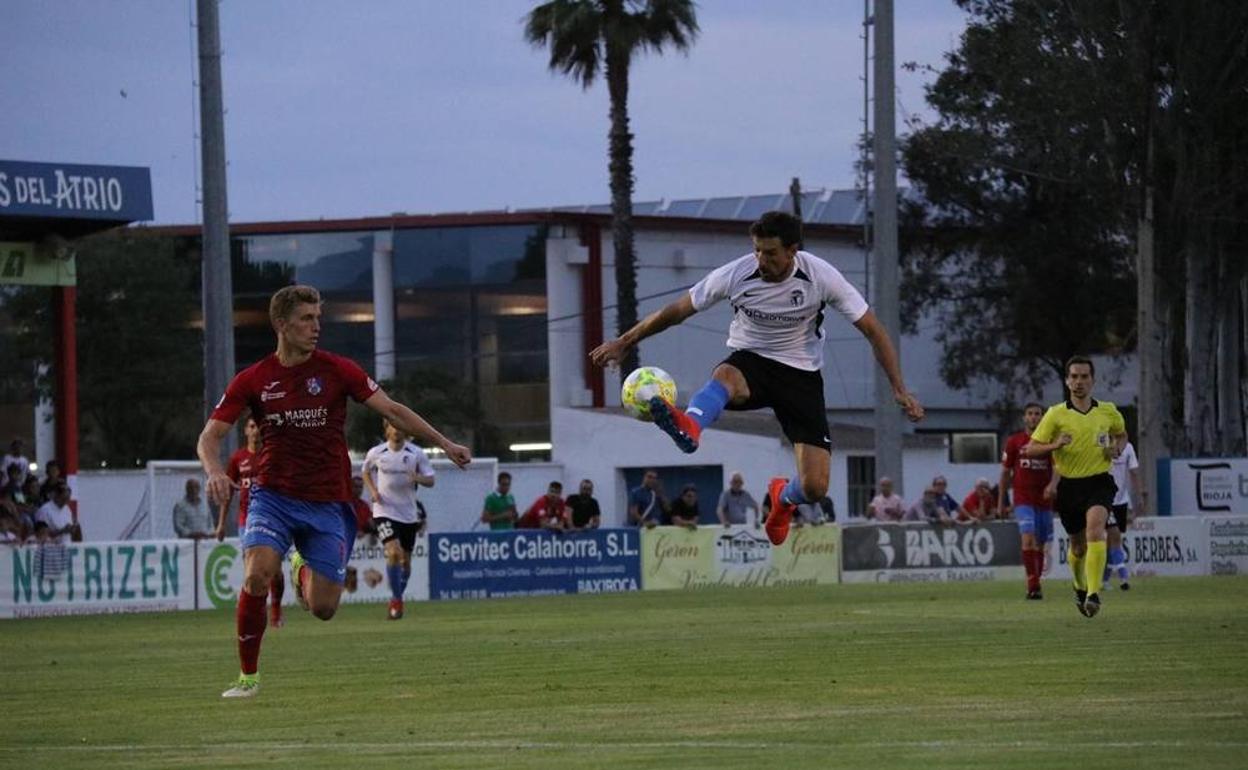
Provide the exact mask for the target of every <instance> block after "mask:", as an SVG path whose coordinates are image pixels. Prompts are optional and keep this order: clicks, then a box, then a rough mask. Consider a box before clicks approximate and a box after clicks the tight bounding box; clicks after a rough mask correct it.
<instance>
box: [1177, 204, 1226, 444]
mask: <svg viewBox="0 0 1248 770" xmlns="http://www.w3.org/2000/svg"><path fill="white" fill-rule="evenodd" d="M1190 232H1191V233H1192V235H1193V236H1194V237H1192V238H1189V239H1188V242H1187V247H1186V258H1187V287H1186V294H1185V297H1184V298H1185V300H1186V303H1185V304H1186V318H1187V324H1186V326H1187V330H1186V331H1187V334H1186V341H1187V367H1186V371H1185V372H1184V375H1183V391H1184V392H1183V427H1184V433H1185V437H1186V444H1187V450H1188V453H1189V454H1190V455H1192V456H1193V457H1207V456H1210V455H1213V454H1216V453H1217V451H1218V437H1217V433H1218V430H1217V411H1216V406H1215V404H1216V399H1215V397H1214V394H1215V391H1216V389H1217V386H1218V377H1217V375H1218V367H1217V365H1216V361H1215V358H1214V345H1215V342H1216V339H1217V327H1216V324H1215V323H1214V310H1215V307H1216V304H1217V303H1216V300H1215V299H1214V298H1215V297H1217V287H1216V286H1215V283H1216V281H1217V261H1216V260H1215V259H1214V258H1213V255H1212V254H1211V251H1210V248H1211V244H1210V243H1209V238H1208V237H1206V236H1207V234H1208V227H1207V225H1204V224H1200V225H1197V226H1195V227H1194V228H1192V230H1191V231H1190Z"/></svg>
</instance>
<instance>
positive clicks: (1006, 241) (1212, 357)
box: [903, 0, 1248, 456]
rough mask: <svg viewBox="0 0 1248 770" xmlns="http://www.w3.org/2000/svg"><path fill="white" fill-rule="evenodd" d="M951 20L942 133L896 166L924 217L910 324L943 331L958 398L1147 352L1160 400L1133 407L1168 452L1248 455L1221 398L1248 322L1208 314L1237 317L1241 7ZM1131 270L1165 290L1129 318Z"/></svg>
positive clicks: (916, 141)
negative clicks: (931, 324)
mask: <svg viewBox="0 0 1248 770" xmlns="http://www.w3.org/2000/svg"><path fill="white" fill-rule="evenodd" d="M958 4H959V5H960V6H961V7H962V8H963V9H964V10H966V11H967V12H968V14H969V24H968V27H967V29H966V31H965V33H964V34H963V36H962V40H961V43H960V45H959V47H958V49H957V50H955V51H953V52H951V53H950V54H948V55H947V60H948V61H947V64H948V66H947V67H946V68H945V69H944V70H943V71H942V72H941V73H940V75H939V77H938V78H937V80H936V81H935V83H934V84H933V85H932V86H931V87H930V88H929V91H928V100H929V102H930V103H931V104H932V105H933V107H935V108H936V110H937V112H938V114H939V117H938V119H937V120H936V121H935V122H934V123H933V124H932V125H930V126H926V127H923V128H920V129H919V130H917V131H915V132H914V133H913V134H912V135H911V136H910V137H909V138H908V139H907V141H906V142H905V145H904V149H903V162H904V164H905V168H906V172H907V174H908V176H909V177H910V179H911V180H912V181H913V182H914V184H915V187H916V188H917V190H918V191H919V192H920V193H921V195H922V197H923V198H924V199H925V204H924V205H922V206H918V205H916V206H911V207H910V208H909V211H908V217H907V219H908V222H909V224H910V225H911V226H912V227H911V228H910V229H909V230H908V235H909V239H908V246H909V248H908V250H907V257H906V263H905V268H906V269H905V271H904V276H905V286H904V287H903V297H905V298H906V306H905V308H904V309H905V311H906V313H905V316H906V319H907V321H908V322H909V323H910V324H911V326H913V325H914V324H916V323H918V322H919V321H920V320H921V319H928V320H930V319H933V318H934V319H935V321H936V323H937V324H938V325H939V327H940V330H939V332H938V337H939V339H940V341H941V342H942V343H943V345H944V348H945V353H946V356H945V364H944V367H943V372H942V374H943V375H944V378H945V379H946V381H948V382H949V383H950V384H952V385H955V386H962V385H965V384H967V383H968V382H970V381H972V380H975V379H977V378H986V379H989V380H994V381H997V382H1002V383H1005V384H1007V385H1010V386H1012V389H1013V390H1014V391H1015V392H1018V391H1022V390H1035V389H1037V388H1038V387H1039V386H1040V385H1041V384H1042V382H1043V381H1044V380H1045V379H1047V378H1049V377H1052V376H1057V375H1060V371H1061V370H1060V362H1061V361H1062V360H1063V359H1064V358H1065V357H1066V356H1068V355H1070V354H1071V353H1075V352H1110V353H1114V352H1120V351H1124V350H1128V349H1132V348H1133V347H1134V346H1135V345H1136V343H1137V341H1139V340H1141V339H1142V340H1145V341H1149V342H1150V346H1148V348H1147V352H1148V358H1149V360H1150V361H1152V359H1153V358H1156V359H1157V364H1158V365H1159V367H1161V368H1163V369H1164V374H1163V379H1164V380H1165V387H1163V388H1161V390H1160V392H1158V393H1155V394H1153V396H1152V399H1153V401H1154V402H1155V403H1153V404H1142V405H1141V406H1142V407H1144V408H1146V409H1155V410H1159V411H1158V414H1157V415H1156V419H1154V418H1152V417H1150V418H1149V421H1150V424H1151V423H1153V422H1163V423H1164V422H1168V423H1171V424H1172V426H1173V427H1171V428H1170V429H1168V430H1166V429H1162V432H1163V433H1165V434H1166V441H1167V443H1168V444H1169V445H1170V446H1171V448H1172V449H1181V450H1182V451H1188V452H1194V453H1203V452H1211V451H1212V452H1216V451H1227V449H1228V448H1230V449H1231V450H1232V451H1234V450H1233V447H1234V446H1235V444H1236V443H1237V442H1238V444H1239V445H1240V446H1242V424H1243V412H1242V403H1240V402H1238V401H1236V400H1235V399H1230V398H1222V396H1221V393H1222V391H1227V392H1228V393H1231V392H1233V393H1236V394H1237V393H1239V392H1240V391H1239V388H1240V386H1241V384H1242V380H1243V378H1242V375H1239V374H1237V373H1239V372H1242V371H1243V369H1242V358H1243V355H1242V344H1241V343H1242V334H1243V332H1242V328H1243V327H1242V319H1241V320H1239V321H1238V322H1237V325H1236V326H1235V328H1234V329H1231V330H1225V329H1222V328H1221V327H1219V326H1218V322H1217V321H1215V315H1216V313H1215V311H1214V308H1225V309H1226V311H1227V312H1226V313H1223V315H1222V318H1224V319H1225V318H1226V317H1228V316H1229V315H1231V312H1230V311H1233V310H1235V309H1236V307H1237V306H1242V301H1243V296H1244V293H1243V288H1242V286H1243V283H1242V282H1243V276H1244V265H1245V263H1246V262H1248V260H1245V259H1244V243H1245V239H1244V223H1245V222H1246V221H1248V210H1246V209H1245V194H1244V186H1243V184H1242V179H1244V178H1246V177H1248V169H1246V168H1245V157H1246V156H1248V153H1245V152H1244V149H1245V146H1246V143H1248V139H1246V138H1245V137H1246V135H1248V66H1246V65H1248V61H1246V57H1248V37H1246V36H1245V35H1244V34H1243V30H1244V29H1245V28H1246V26H1248V6H1245V5H1244V4H1234V3H1231V4H1226V3H1210V4H1203V3H1202V4H1197V3H1191V4H1188V3H1168V2H1160V1H1158V2H1147V1H1146V2H1140V3H1069V2H1061V1H1060V0H1028V1H1027V2H1021V1H1019V0H958ZM1236 178H1238V179H1240V180H1241V181H1240V182H1239V183H1236V182H1235V181H1234V180H1235V179H1236ZM920 225H921V226H920ZM1146 254H1147V256H1148V257H1149V258H1148V260H1147V261H1146V262H1145V261H1143V257H1144V256H1145V255H1146ZM1137 261H1140V263H1141V264H1145V265H1146V267H1145V270H1146V273H1145V277H1146V278H1149V279H1150V280H1154V279H1155V284H1156V289H1155V291H1154V292H1152V293H1151V294H1150V295H1149V296H1147V297H1145V298H1144V299H1143V305H1142V308H1143V310H1144V312H1142V313H1139V314H1138V316H1137V314H1136V309H1137V308H1136V307H1135V304H1136V277H1137V273H1136V265H1137ZM1150 285H1151V284H1150ZM1235 317H1236V318H1240V314H1238V313H1237V314H1235ZM1222 323H1223V325H1225V321H1223V322H1222ZM1155 338H1157V339H1155ZM1153 342H1157V345H1153V344H1152V343H1153ZM1215 347H1220V348H1222V351H1220V352H1217V353H1215V352H1214V348H1215ZM1219 378H1223V379H1225V380H1228V386H1227V387H1222V386H1220V385H1219V386H1218V387H1217V388H1216V391H1217V392H1218V393H1219V396H1218V399H1217V403H1218V404H1221V406H1215V404H1214V403H1213V402H1214V401H1215V399H1214V398H1213V396H1212V394H1213V393H1214V392H1215V388H1214V385H1215V383H1217V382H1218V380H1219ZM1219 410H1220V411H1219ZM1218 419H1220V420H1221V421H1223V423H1224V424H1228V423H1229V424H1237V425H1239V426H1240V428H1241V430H1240V431H1239V434H1238V435H1239V438H1238V439H1236V438H1234V436H1233V434H1232V433H1222V434H1220V435H1217V434H1218V432H1217V431H1216V430H1211V429H1210V426H1211V425H1212V424H1214V423H1215V422H1217V421H1218ZM1228 437H1229V438H1228ZM1220 442H1221V443H1220ZM1157 454H1158V455H1159V456H1160V448H1158V452H1157Z"/></svg>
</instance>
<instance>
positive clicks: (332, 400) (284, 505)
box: [197, 286, 472, 698]
mask: <svg viewBox="0 0 1248 770" xmlns="http://www.w3.org/2000/svg"><path fill="white" fill-rule="evenodd" d="M269 318H270V320H271V321H272V323H273V329H274V331H275V332H276V333H277V351H276V352H275V353H273V354H272V355H269V356H267V357H265V358H264V359H262V360H261V361H260V362H259V363H256V364H254V365H253V366H251V367H249V368H247V369H244V370H243V371H242V372H240V373H239V374H238V375H237V376H236V377H235V378H234V379H233V380H232V381H231V382H230V384H229V386H228V387H227V388H226V390H225V395H223V396H222V397H221V401H220V402H218V403H217V406H216V408H215V409H214V410H213V413H212V416H211V417H209V418H208V422H207V424H206V425H205V426H204V430H203V432H202V433H200V435H199V444H198V447H197V451H198V453H199V459H200V462H202V463H203V464H204V472H205V473H206V474H207V476H208V495H209V498H210V499H212V500H213V501H214V502H216V503H218V504H220V502H221V501H223V500H227V499H229V496H230V491H231V489H232V488H233V487H234V486H235V484H234V482H232V481H231V480H230V477H229V476H228V475H227V474H226V471H225V467H224V466H223V465H222V463H221V442H222V440H223V439H224V438H225V436H226V435H227V434H228V433H229V431H230V428H231V426H232V425H233V424H234V422H235V421H236V420H237V419H238V417H239V415H240V414H242V412H243V410H244V409H250V410H251V414H252V416H253V417H254V418H255V419H256V421H257V423H258V424H259V425H260V433H261V437H262V439H263V445H262V447H261V449H260V457H259V461H258V463H257V465H256V475H255V477H254V478H253V481H252V486H251V494H250V499H249V500H248V504H247V529H246V531H245V532H244V533H243V538H242V540H243V588H242V590H241V591H240V592H239V595H238V609H237V613H236V622H237V626H238V657H239V662H240V663H241V668H242V671H241V673H240V675H239V678H238V681H237V683H236V684H235V685H234V686H233V687H231V688H230V689H228V690H226V691H225V692H224V693H222V696H223V697H226V698H248V697H252V696H254V695H256V694H257V693H258V692H259V689H260V679H259V675H258V673H257V672H258V670H259V667H258V663H259V658H260V641H261V639H262V638H263V636H264V628H265V613H264V605H265V597H266V595H267V594H268V590H269V583H270V582H272V580H273V576H274V575H275V574H276V573H277V572H278V571H279V570H280V569H281V566H282V554H284V553H285V552H286V550H287V549H288V548H289V547H290V546H291V545H292V544H293V545H294V546H295V547H296V549H297V550H298V553H296V554H295V557H294V558H293V559H292V560H291V567H292V575H291V578H292V579H291V582H292V583H293V586H294V589H295V593H296V595H297V596H299V597H300V603H301V604H304V605H306V606H307V608H308V609H309V610H310V611H311V612H312V614H313V615H315V616H316V617H318V618H320V619H321V620H329V619H330V618H331V617H333V616H334V613H335V612H336V611H337V609H338V601H339V599H340V598H341V597H342V589H343V583H344V580H345V578H346V574H347V559H348V558H349V557H350V555H351V548H352V546H353V544H354V542H355V528H356V522H355V515H354V514H353V512H352V508H351V505H350V502H349V501H350V499H351V489H350V481H349V480H350V478H351V461H350V458H348V456H347V441H346V435H345V433H344V427H345V424H346V419H347V399H348V398H352V399H355V400H356V401H358V402H361V403H363V404H364V405H365V406H367V407H368V408H370V409H372V410H373V411H375V412H377V413H378V414H380V415H381V416H382V417H384V418H385V419H387V420H389V421H390V422H392V423H394V424H395V425H397V426H398V427H400V428H401V429H402V430H404V431H405V432H407V433H409V434H411V435H413V436H416V437H418V438H420V439H421V440H423V441H425V442H427V443H428V444H429V445H432V446H437V447H440V448H441V449H442V450H443V451H444V452H446V456H447V457H448V458H449V459H450V460H451V461H452V462H454V463H455V464H456V465H458V466H460V467H463V466H465V465H467V464H468V463H469V462H471V461H472V453H471V452H469V450H468V448H467V447H464V446H460V445H459V444H456V443H455V442H453V441H451V440H450V439H448V438H446V437H445V436H443V435H442V434H441V433H439V432H438V431H437V430H436V429H434V428H433V427H432V426H431V425H429V423H427V422H425V421H424V420H423V419H422V418H421V417H420V416H419V415H417V414H416V413H415V412H413V411H412V410H411V409H409V408H407V407H406V406H404V405H402V404H400V403H398V402H396V401H394V400H392V399H391V398H390V397H389V396H387V395H386V394H385V392H384V391H382V390H381V388H379V387H378V385H377V383H376V382H374V381H373V379H372V378H371V377H369V376H368V375H367V374H365V373H364V370H363V369H361V368H360V367H359V365H358V364H356V363H355V362H353V361H351V360H350V359H347V358H343V357H342V356H337V355H334V354H333V353H327V352H324V351H320V350H317V349H316V343H317V340H318V339H319V338H320V333H321V295H320V293H319V292H317V290H316V289H314V288H312V287H311V286H287V287H285V288H283V289H280V290H279V291H278V292H277V293H275V294H274V295H273V298H272V300H271V301H270V303H269Z"/></svg>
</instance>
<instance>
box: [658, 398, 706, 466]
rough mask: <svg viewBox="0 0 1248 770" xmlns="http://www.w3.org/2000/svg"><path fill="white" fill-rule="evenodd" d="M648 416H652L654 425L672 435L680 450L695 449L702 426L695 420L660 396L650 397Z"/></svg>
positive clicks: (688, 451) (689, 450)
mask: <svg viewBox="0 0 1248 770" xmlns="http://www.w3.org/2000/svg"><path fill="white" fill-rule="evenodd" d="M650 416H651V417H652V418H654V424H655V425H657V426H659V428H661V429H662V430H663V432H664V433H666V434H667V435H669V436H671V437H672V441H675V442H676V446H678V447H680V451H682V452H684V453H685V454H691V453H693V452H695V451H697V449H698V439H699V438H701V437H702V426H701V425H699V424H698V421H697V420H695V419H693V418H692V417H690V416H689V415H687V414H685V413H684V412H682V411H680V410H679V409H677V408H676V407H675V406H674V405H673V404H672V403H671V402H670V401H668V400H666V399H664V398H663V397H661V396H655V397H654V398H652V399H650Z"/></svg>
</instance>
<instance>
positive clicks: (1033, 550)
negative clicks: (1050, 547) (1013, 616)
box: [997, 403, 1053, 599]
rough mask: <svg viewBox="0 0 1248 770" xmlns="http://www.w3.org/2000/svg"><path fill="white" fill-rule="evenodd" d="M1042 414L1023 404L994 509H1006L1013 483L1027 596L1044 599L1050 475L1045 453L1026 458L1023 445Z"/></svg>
mask: <svg viewBox="0 0 1248 770" xmlns="http://www.w3.org/2000/svg"><path fill="white" fill-rule="evenodd" d="M1042 417H1044V407H1043V406H1041V405H1039V404H1034V403H1033V404H1028V405H1027V406H1025V407H1023V430H1020V431H1019V432H1018V433H1015V434H1014V435H1012V436H1010V437H1009V438H1008V439H1006V441H1005V451H1004V452H1003V453H1002V456H1001V483H1000V485H998V487H997V489H998V491H997V510H1005V490H1006V489H1009V488H1010V480H1011V477H1013V482H1014V486H1013V489H1014V517H1015V518H1016V519H1018V531H1019V532H1020V533H1021V534H1022V536H1023V569H1024V570H1025V571H1026V573H1027V598H1028V599H1043V598H1044V594H1043V593H1042V592H1041V590H1040V575H1041V574H1042V573H1043V572H1044V547H1045V545H1046V544H1047V543H1048V542H1049V541H1051V540H1052V539H1053V501H1052V500H1051V499H1050V498H1049V497H1048V496H1047V495H1048V494H1049V492H1048V490H1047V488H1048V485H1049V481H1050V479H1051V478H1052V477H1053V468H1052V467H1051V465H1050V462H1049V458H1048V456H1045V457H1025V456H1024V455H1023V447H1025V446H1027V444H1028V443H1029V442H1030V441H1031V433H1032V431H1034V430H1035V429H1036V426H1037V425H1039V424H1040V419H1041V418H1042Z"/></svg>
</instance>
